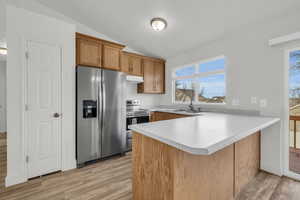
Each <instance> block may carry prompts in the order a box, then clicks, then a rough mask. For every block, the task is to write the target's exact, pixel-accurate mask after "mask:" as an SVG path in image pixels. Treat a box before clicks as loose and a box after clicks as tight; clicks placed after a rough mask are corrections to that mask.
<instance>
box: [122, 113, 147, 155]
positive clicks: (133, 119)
mask: <svg viewBox="0 0 300 200" xmlns="http://www.w3.org/2000/svg"><path fill="white" fill-rule="evenodd" d="M149 119H150V117H149V116H140V117H128V118H127V120H126V121H127V131H126V143H127V145H126V146H127V147H126V148H127V151H131V149H132V132H131V130H130V129H129V128H128V127H129V126H130V125H133V124H140V123H147V122H149Z"/></svg>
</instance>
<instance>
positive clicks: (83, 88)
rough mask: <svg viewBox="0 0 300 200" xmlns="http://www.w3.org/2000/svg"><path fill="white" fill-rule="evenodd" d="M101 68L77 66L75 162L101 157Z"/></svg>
mask: <svg viewBox="0 0 300 200" xmlns="http://www.w3.org/2000/svg"><path fill="white" fill-rule="evenodd" d="M100 86H101V70H100V69H96V68H90V67H78V68H77V124H76V125H77V132H76V134H77V137H76V138H77V140H76V143H77V164H78V165H80V164H83V163H85V162H87V161H90V160H94V159H98V158H100V157H101V151H100V150H101V147H100V144H101V137H100V136H101V135H100V131H101V129H100V124H99V121H101V112H100V110H101V101H99V100H98V99H99V91H100V90H101V87H100Z"/></svg>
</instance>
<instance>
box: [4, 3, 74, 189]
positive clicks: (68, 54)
mask: <svg viewBox="0 0 300 200" xmlns="http://www.w3.org/2000/svg"><path fill="white" fill-rule="evenodd" d="M6 25H7V28H6V34H7V43H8V49H9V53H8V55H7V132H8V135H7V177H6V185H7V186H10V185H13V184H17V183H21V182H24V181H26V180H27V172H26V164H25V155H26V148H25V142H24V141H25V140H26V135H24V130H23V127H24V124H23V120H24V117H23V114H24V111H23V110H24V82H23V81H24V77H23V74H24V69H25V65H24V64H25V62H24V56H25V41H26V40H29V39H31V40H35V41H41V42H46V43H51V44H57V45H59V46H61V48H62V66H63V68H62V93H63V94H64V95H63V97H62V113H63V118H62V143H63V145H62V170H68V169H72V168H75V167H76V160H75V102H74V99H75V25H72V24H68V23H65V22H63V21H60V20H56V19H52V18H49V17H46V16H43V15H38V14H35V13H31V12H29V11H26V10H24V9H20V8H16V7H13V6H8V7H7V23H6Z"/></svg>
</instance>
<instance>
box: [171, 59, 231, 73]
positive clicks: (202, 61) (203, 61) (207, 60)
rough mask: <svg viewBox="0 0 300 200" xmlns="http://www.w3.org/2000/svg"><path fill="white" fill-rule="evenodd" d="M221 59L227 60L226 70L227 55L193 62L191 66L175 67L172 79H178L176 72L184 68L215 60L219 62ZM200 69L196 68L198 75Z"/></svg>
mask: <svg viewBox="0 0 300 200" xmlns="http://www.w3.org/2000/svg"><path fill="white" fill-rule="evenodd" d="M221 58H224V59H225V68H226V56H225V55H221V56H216V57H213V58H207V59H204V60H199V61H196V62H192V63H190V64H183V65H180V66H177V67H174V68H173V69H172V70H173V71H172V79H174V78H177V76H176V75H175V71H176V70H178V69H181V68H184V67H189V66H192V65H200V64H203V63H207V62H210V61H214V60H218V59H221ZM198 69H199V68H197V67H196V74H198V73H199V72H198Z"/></svg>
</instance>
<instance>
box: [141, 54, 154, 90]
mask: <svg viewBox="0 0 300 200" xmlns="http://www.w3.org/2000/svg"><path fill="white" fill-rule="evenodd" d="M154 76H155V65H154V62H153V61H152V60H146V59H145V60H144V83H143V92H144V93H155V85H154V82H155V77H154Z"/></svg>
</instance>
